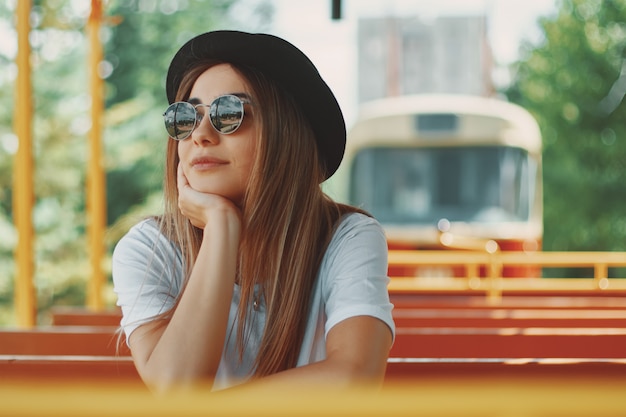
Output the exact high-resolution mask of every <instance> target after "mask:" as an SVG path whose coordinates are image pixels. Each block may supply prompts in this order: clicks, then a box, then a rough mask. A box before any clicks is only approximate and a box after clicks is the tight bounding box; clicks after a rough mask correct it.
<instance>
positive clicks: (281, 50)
mask: <svg viewBox="0 0 626 417" xmlns="http://www.w3.org/2000/svg"><path fill="white" fill-rule="evenodd" d="M206 59H215V60H219V61H223V62H229V63H233V64H239V65H245V66H248V67H251V68H254V69H257V70H259V71H261V72H262V73H263V74H265V75H266V76H267V77H268V78H270V79H271V80H273V81H274V82H275V83H276V84H277V85H278V86H280V87H281V88H283V89H284V90H285V91H286V92H287V93H288V94H291V96H292V97H293V98H294V100H295V102H296V103H298V104H299V105H300V107H301V109H302V112H303V114H304V115H305V117H306V118H307V119H308V120H309V122H310V124H311V127H312V129H313V132H314V134H315V137H316V140H317V146H318V150H319V152H320V156H321V158H322V160H323V161H324V163H325V168H326V178H329V177H330V176H331V175H333V174H334V173H335V171H336V170H337V168H338V167H339V164H340V163H341V160H342V158H343V154H344V151H345V146H346V125H345V121H344V118H343V114H342V112H341V108H340V107H339V103H337V99H336V98H335V96H334V94H333V93H332V91H331V90H330V88H329V87H328V85H327V84H326V82H325V81H324V80H323V79H322V77H321V76H320V74H319V72H318V71H317V69H316V68H315V65H313V63H312V62H311V60H309V58H307V56H306V55H304V53H302V51H300V50H299V49H298V48H297V47H295V46H294V45H292V44H291V43H289V42H287V41H285V40H284V39H281V38H279V37H276V36H273V35H268V34H263V33H246V32H239V31H227V30H223V31H214V32H207V33H203V34H201V35H198V36H196V37H195V38H193V39H191V40H189V41H188V42H187V43H185V44H184V45H183V46H182V47H181V48H180V49H179V50H178V52H177V53H176V55H175V56H174V58H173V59H172V62H171V64H170V67H169V70H168V73H167V81H166V93H167V99H168V101H169V102H170V103H173V102H174V100H175V97H176V92H177V90H178V88H179V86H180V82H181V80H182V77H183V76H184V74H185V73H186V72H187V71H188V70H189V69H190V68H191V67H193V66H194V65H195V64H196V63H197V62H198V61H200V60H206Z"/></svg>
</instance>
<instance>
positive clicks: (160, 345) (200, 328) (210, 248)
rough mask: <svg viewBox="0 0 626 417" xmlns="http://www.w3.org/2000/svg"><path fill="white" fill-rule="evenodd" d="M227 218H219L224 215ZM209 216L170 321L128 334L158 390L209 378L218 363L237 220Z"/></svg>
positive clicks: (232, 275)
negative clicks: (193, 262)
mask: <svg viewBox="0 0 626 417" xmlns="http://www.w3.org/2000/svg"><path fill="white" fill-rule="evenodd" d="M223 215H224V216H226V217H222V216H223ZM228 216H229V214H228V213H226V214H224V213H217V214H215V215H213V216H211V220H210V222H209V223H208V224H207V225H206V227H205V230H206V232H205V234H204V237H203V241H202V245H201V247H200V251H199V253H198V257H197V259H196V263H195V265H194V267H193V270H192V273H191V275H190V277H189V280H188V283H187V286H186V288H185V289H184V292H183V294H182V296H181V298H180V301H179V303H178V305H177V307H176V308H175V311H174V312H173V314H172V316H171V319H170V320H169V321H168V322H166V323H165V322H163V323H161V324H159V323H151V324H148V325H146V326H145V328H142V327H144V326H142V327H140V328H138V329H137V330H136V331H135V333H137V334H135V333H133V335H131V347H132V351H133V357H134V359H135V363H136V365H137V369H138V371H139V373H140V375H141V376H142V378H143V379H144V381H146V382H147V383H148V384H150V385H154V386H155V387H156V388H157V389H160V390H162V389H164V388H167V387H170V386H172V385H179V384H183V385H184V384H189V383H193V382H197V381H203V382H207V383H211V382H212V380H213V378H214V375H215V373H216V372H217V368H218V366H219V362H220V358H221V355H222V349H223V346H224V339H225V335H226V327H227V323H228V314H229V310H230V303H231V299H232V292H233V287H234V281H235V274H236V263H237V251H238V245H239V232H240V230H239V227H240V226H239V223H238V221H231V220H232V219H229V218H228Z"/></svg>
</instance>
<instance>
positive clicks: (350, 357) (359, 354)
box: [234, 316, 392, 392]
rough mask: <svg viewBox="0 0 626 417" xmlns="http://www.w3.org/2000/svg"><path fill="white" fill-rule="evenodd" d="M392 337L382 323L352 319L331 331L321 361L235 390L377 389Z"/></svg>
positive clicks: (255, 380) (358, 317) (261, 379)
mask: <svg viewBox="0 0 626 417" xmlns="http://www.w3.org/2000/svg"><path fill="white" fill-rule="evenodd" d="M391 338H392V335H391V332H390V330H389V328H388V327H387V325H386V324H385V323H383V322H382V321H381V320H378V319H376V318H374V317H369V316H355V317H352V318H349V319H346V320H344V321H342V322H340V323H338V324H336V325H335V326H334V327H333V328H332V329H331V330H330V332H329V334H328V336H327V340H326V353H327V355H326V358H325V359H324V360H322V361H319V362H315V363H312V364H309V365H306V366H301V367H297V368H292V369H288V370H286V371H283V372H279V373H276V374H273V375H269V376H266V377H263V378H258V379H254V380H252V381H250V382H249V383H247V384H244V385H242V386H238V387H236V388H234V389H236V390H247V389H253V390H265V389H267V390H268V391H269V392H271V390H275V389H280V388H281V387H288V388H290V389H292V388H293V387H298V388H305V389H306V388H307V387H311V388H313V389H316V388H323V389H330V390H337V389H354V388H368V389H378V388H380V386H381V384H382V382H383V379H384V377H385V371H386V369H387V358H388V356H389V349H390V346H391Z"/></svg>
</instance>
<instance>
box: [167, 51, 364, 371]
mask: <svg viewBox="0 0 626 417" xmlns="http://www.w3.org/2000/svg"><path fill="white" fill-rule="evenodd" d="M215 64H216V62H204V63H198V65H196V66H195V67H194V68H193V69H191V70H190V71H189V72H188V73H187V74H186V76H185V77H184V79H183V81H182V82H181V85H180V87H179V91H178V94H177V100H185V99H188V95H189V93H190V91H191V88H192V86H193V84H194V82H195V81H196V79H197V78H198V77H199V76H200V75H201V74H202V73H203V72H204V71H206V70H207V69H208V68H209V67H211V66H212V65H215ZM231 65H232V67H233V68H234V69H235V70H236V71H237V72H239V73H240V74H241V75H242V76H243V77H244V78H245V79H246V80H247V84H248V86H249V88H250V90H251V92H250V93H251V96H252V101H253V103H252V106H253V114H254V119H255V123H257V132H258V134H259V138H258V140H257V141H256V143H257V145H256V146H257V149H256V160H255V162H254V167H253V169H252V174H251V177H250V179H249V182H248V187H247V193H246V195H245V198H244V203H243V206H242V226H243V227H242V231H243V233H242V239H241V242H240V248H239V262H238V284H239V286H240V288H241V302H240V304H239V310H238V328H237V337H238V338H237V346H238V348H239V351H240V354H241V353H242V352H243V349H244V348H245V344H246V335H247V331H246V328H247V325H248V323H249V320H250V317H251V310H252V308H251V306H252V304H253V302H254V298H255V286H257V287H258V288H261V293H262V295H263V298H264V300H265V308H266V322H265V328H264V333H263V336H262V340H261V343H260V348H259V354H258V356H257V358H256V364H255V375H256V376H263V375H269V374H273V373H276V372H279V371H282V370H285V369H289V368H292V367H295V366H296V363H297V360H298V356H299V352H300V345H301V344H302V340H303V337H304V333H305V329H306V324H307V317H308V312H309V308H310V302H311V295H312V292H313V286H314V284H315V280H316V277H317V273H318V270H319V267H320V263H321V261H322V258H323V256H324V253H325V250H326V247H327V246H328V243H329V241H330V239H331V237H332V234H333V231H334V228H335V226H336V225H337V223H338V220H339V219H340V217H341V216H342V215H343V214H345V213H349V212H355V211H360V210H358V209H356V208H354V207H350V206H347V205H343V204H338V203H336V202H334V201H332V200H331V199H330V198H328V197H327V196H326V195H325V194H324V193H323V191H322V189H321V186H320V184H321V182H322V181H323V180H324V178H325V177H326V172H325V167H324V165H323V163H322V162H321V161H320V159H319V156H318V151H317V146H316V141H315V136H314V134H313V131H312V129H311V127H310V124H309V123H308V121H307V120H306V119H305V117H304V116H303V114H302V112H301V111H300V109H299V106H298V105H297V103H295V102H294V101H293V99H292V98H291V97H290V96H289V95H288V94H287V93H285V92H284V91H283V90H281V89H280V88H279V87H278V86H277V85H276V83H274V82H272V81H271V80H269V79H267V78H266V77H265V76H264V75H263V74H262V73H260V72H258V71H256V70H254V69H252V68H247V67H242V66H237V65H233V64H231ZM303 82H306V80H303ZM169 142H170V143H169V144H168V149H167V158H166V172H165V181H164V194H165V213H164V216H163V217H162V218H161V227H162V230H163V232H164V233H165V234H166V236H168V237H169V238H170V239H172V240H173V241H174V242H176V244H177V245H179V247H180V249H181V251H182V254H183V261H184V263H185V265H184V270H185V271H186V277H188V276H189V274H190V272H191V269H192V267H193V264H194V263H195V259H196V256H197V254H198V250H199V247H200V242H201V239H202V230H201V229H198V228H195V227H194V226H193V225H191V223H190V222H189V221H188V220H187V219H186V218H185V217H184V216H182V214H181V213H180V212H179V210H178V192H177V187H176V168H177V165H178V152H177V143H176V142H175V141H173V140H170V141H169Z"/></svg>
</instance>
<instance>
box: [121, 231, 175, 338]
mask: <svg viewBox="0 0 626 417" xmlns="http://www.w3.org/2000/svg"><path fill="white" fill-rule="evenodd" d="M181 272H182V268H181V260H180V252H179V251H178V250H177V249H176V247H175V246H174V245H173V244H172V243H171V242H170V241H169V240H167V239H166V238H165V237H164V236H163V235H162V234H161V233H160V232H159V230H158V227H157V226H156V224H155V222H154V221H150V220H146V221H143V222H141V223H139V224H137V225H136V226H134V227H133V228H131V230H130V231H129V232H128V233H127V234H126V235H125V236H124V237H122V239H120V241H119V242H118V243H117V245H116V246H115V249H114V251H113V258H112V275H113V288H114V291H115V293H116V295H117V305H118V306H120V307H121V309H122V321H121V325H122V327H123V329H124V332H125V334H126V340H127V342H128V338H129V336H130V334H131V333H132V332H133V330H135V329H136V328H137V327H139V326H140V325H142V324H145V323H147V322H149V321H151V320H152V319H154V317H156V316H158V315H159V314H161V313H164V312H166V311H168V310H170V309H171V308H173V307H174V304H175V300H176V296H177V294H178V292H179V291H180V281H181V280H180V276H181Z"/></svg>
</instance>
